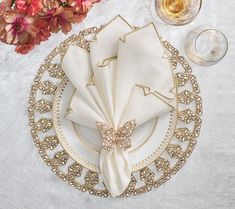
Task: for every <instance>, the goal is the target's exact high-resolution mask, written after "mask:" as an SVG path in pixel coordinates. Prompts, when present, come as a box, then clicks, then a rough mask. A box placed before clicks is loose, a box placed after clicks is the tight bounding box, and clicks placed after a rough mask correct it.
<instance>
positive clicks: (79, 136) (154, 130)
mask: <svg viewBox="0 0 235 209" xmlns="http://www.w3.org/2000/svg"><path fill="white" fill-rule="evenodd" d="M98 30H99V29H98V28H96V27H93V28H89V29H87V30H83V31H81V32H80V33H79V34H78V35H73V36H71V37H70V38H68V39H67V40H65V41H64V42H62V43H61V44H60V45H59V46H58V47H56V48H55V49H54V50H53V51H52V52H51V53H50V54H49V55H48V57H47V58H46V60H45V62H44V63H43V64H42V65H41V67H40V69H39V70H38V72H37V75H36V77H35V79H34V84H33V85H32V88H31V93H30V98H29V109H28V114H29V122H30V126H31V134H32V138H33V140H34V142H35V145H36V147H38V149H39V154H40V155H41V157H42V158H43V160H44V161H45V163H46V164H47V165H48V166H50V167H51V169H52V171H53V172H54V173H55V174H56V175H57V176H58V177H59V178H61V179H62V180H63V181H66V182H68V183H69V184H70V185H72V186H73V187H75V188H77V189H79V190H81V191H83V192H89V194H92V195H97V196H103V197H107V196H109V192H108V190H107V189H106V187H105V185H104V183H103V179H102V176H101V175H100V173H99V168H98V166H97V165H98V164H97V163H98V157H97V156H98V153H99V148H100V146H101V145H100V144H99V143H98V142H97V140H96V141H94V140H92V136H93V135H94V134H96V133H92V132H89V130H84V129H83V128H82V127H79V126H77V125H75V124H73V123H72V122H69V121H68V120H67V121H66V119H65V117H64V114H65V112H66V111H67V105H68V103H69V100H70V98H71V97H72V93H73V91H74V89H73V86H72V85H71V83H70V81H69V80H68V78H67V77H66V76H65V74H64V72H63V70H62V69H61V66H60V61H61V59H62V57H63V55H64V54H65V52H66V50H67V48H68V46H69V45H71V44H72V45H77V46H79V47H82V48H84V49H85V50H88V51H89V39H90V37H91V36H92V35H94V34H95V33H97V31H98ZM162 43H163V46H164V47H165V48H166V54H167V56H168V57H170V62H171V66H172V71H173V74H174V77H175V82H176V86H177V108H176V109H175V110H174V111H172V112H170V113H169V115H165V116H162V118H161V117H159V118H156V119H154V120H152V121H150V122H148V123H147V124H145V125H144V126H143V128H142V130H139V131H138V132H137V133H139V134H137V135H138V136H141V137H139V138H138V137H137V135H136V137H135V140H133V141H134V142H133V148H132V150H131V151H130V153H131V152H133V156H138V157H137V158H136V161H135V162H133V166H132V178H131V182H130V184H129V186H128V188H127V189H126V191H125V192H124V193H123V194H122V195H121V197H129V196H131V195H139V194H142V193H144V192H147V191H150V190H151V189H152V188H154V187H158V186H160V185H161V184H163V183H164V182H166V181H167V180H169V179H170V178H171V176H172V175H174V174H175V173H176V172H177V171H178V170H179V169H180V168H181V167H182V166H183V165H184V164H185V162H186V160H187V158H188V157H189V156H190V154H191V153H192V151H193V149H194V147H195V145H196V139H197V138H198V136H199V134H200V128H201V114H202V101H201V97H200V96H199V93H200V90H199V86H198V83H197V80H196V77H195V76H194V75H193V74H192V70H191V67H190V66H189V64H188V63H187V61H186V60H185V58H184V57H182V56H180V55H179V52H178V50H177V49H175V48H174V47H173V46H172V45H171V44H170V43H169V42H167V41H162ZM62 116H63V117H62ZM66 127H69V128H66ZM71 134H73V136H72V137H71ZM89 139H90V140H89ZM154 139H155V140H154ZM150 142H151V143H150ZM148 143H149V144H148ZM146 148H148V149H146ZM150 148H151V149H150ZM146 150H147V151H146ZM92 153H93V155H92ZM130 155H131V154H130Z"/></svg>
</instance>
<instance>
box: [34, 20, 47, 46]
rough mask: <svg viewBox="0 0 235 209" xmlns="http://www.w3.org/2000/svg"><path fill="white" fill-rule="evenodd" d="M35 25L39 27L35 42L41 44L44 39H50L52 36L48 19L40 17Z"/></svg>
mask: <svg viewBox="0 0 235 209" xmlns="http://www.w3.org/2000/svg"><path fill="white" fill-rule="evenodd" d="M35 27H37V28H38V33H37V36H36V38H35V39H33V42H34V44H40V43H41V42H42V41H46V40H48V38H49V37H50V35H51V33H50V28H49V23H48V22H47V21H46V20H42V19H39V20H38V21H37V22H36V23H35Z"/></svg>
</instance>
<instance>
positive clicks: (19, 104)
mask: <svg viewBox="0 0 235 209" xmlns="http://www.w3.org/2000/svg"><path fill="white" fill-rule="evenodd" d="M148 8H149V0H129V1H127V0H103V2H102V3H100V4H97V5H95V6H94V8H93V9H92V11H91V12H90V14H89V15H88V17H87V19H86V20H85V21H84V22H83V23H82V24H80V25H76V26H74V28H73V30H72V32H71V33H70V34H69V35H71V34H73V33H77V32H78V31H79V30H80V29H85V28H87V27H89V26H94V25H101V24H104V23H105V22H107V21H108V20H110V19H111V18H112V17H114V16H116V15H117V14H121V15H122V16H123V17H124V18H126V19H127V20H128V21H129V22H130V23H132V24H133V25H136V26H138V25H143V24H144V23H147V22H148V21H150V20H151V17H150V14H149V11H148ZM234 11H235V3H234V1H233V0H224V1H218V0H217V1H215V0H206V1H204V2H203V8H202V11H201V13H200V15H199V16H198V18H197V19H196V20H195V21H194V22H193V23H191V24H189V25H186V26H184V27H172V26H165V25H161V26H158V29H159V32H160V33H161V35H162V36H163V37H164V38H166V39H167V40H169V41H170V42H172V43H173V44H174V45H175V46H176V47H177V48H178V49H179V50H180V51H181V54H183V55H184V50H183V41H184V37H185V35H186V34H187V32H188V31H189V30H191V29H193V28H194V27H195V26H198V25H202V24H206V25H209V26H217V27H219V28H220V29H221V30H222V31H223V32H224V33H225V34H226V36H227V38H228V40H229V51H228V54H227V56H226V57H225V58H224V59H223V60H222V61H221V62H220V63H219V64H217V65H214V66H211V67H201V66H197V65H194V64H192V66H193V72H194V73H195V74H196V75H197V78H198V81H199V84H200V87H201V95H202V97H203V106H204V115H203V127H202V132H201V136H200V139H199V142H198V144H197V146H196V149H195V150H194V152H193V154H192V156H191V157H190V159H189V160H188V161H187V163H186V165H185V166H184V167H183V169H181V170H180V171H179V172H178V173H177V174H176V175H175V176H173V178H172V179H171V180H170V181H168V182H167V183H165V184H164V185H162V186H161V187H159V188H157V189H154V190H153V191H151V192H149V193H146V194H144V195H141V196H138V197H132V198H129V199H104V198H99V197H95V196H90V195H88V194H86V193H82V192H80V191H78V190H76V189H74V188H73V187H71V186H69V185H68V184H67V183H64V182H62V181H61V180H60V179H59V178H57V176H55V175H54V174H53V173H52V172H51V170H50V168H49V167H47V166H46V165H45V164H44V163H43V161H42V160H41V158H40V156H39V154H38V152H37V149H36V148H35V146H34V144H33V141H32V139H31V136H30V132H29V125H28V118H27V106H28V104H27V102H28V96H29V90H30V86H31V84H32V81H33V78H34V76H35V74H36V72H37V70H38V68H39V66H40V64H41V63H42V62H43V60H44V58H45V57H46V56H47V54H48V53H49V52H50V51H51V50H52V49H53V48H54V47H55V46H56V45H57V44H58V43H60V42H61V41H62V40H64V39H65V38H66V37H68V36H69V35H67V36H65V35H64V34H62V33H59V34H56V35H53V36H52V37H51V38H50V40H49V41H47V42H44V43H42V44H41V45H40V46H38V47H36V49H34V50H33V51H32V52H31V53H29V54H28V55H26V56H22V55H17V54H16V53H15V52H14V51H13V47H12V46H6V45H3V44H0V209H44V208H47V209H75V208H77V209H78V208H79V209H92V208H94V209H95V208H97V209H108V208H112V209H118V208H119V209H122V208H123V209H124V208H125V209H127V208H135V209H142V208H146V209H147V208H148V209H165V208H169V209H234V208H235V163H234V158H235V109H234V106H233V105H235V42H234V39H235V22H234V21H235V13H234Z"/></svg>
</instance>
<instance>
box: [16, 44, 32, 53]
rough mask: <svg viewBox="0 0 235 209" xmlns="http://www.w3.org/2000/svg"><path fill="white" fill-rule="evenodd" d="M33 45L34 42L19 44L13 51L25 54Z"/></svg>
mask: <svg viewBox="0 0 235 209" xmlns="http://www.w3.org/2000/svg"><path fill="white" fill-rule="evenodd" d="M34 47H35V44H32V43H29V44H24V45H19V46H17V47H16V48H15V51H16V52H17V53H19V54H27V53H28V52H30V51H31V50H32V49H33V48H34Z"/></svg>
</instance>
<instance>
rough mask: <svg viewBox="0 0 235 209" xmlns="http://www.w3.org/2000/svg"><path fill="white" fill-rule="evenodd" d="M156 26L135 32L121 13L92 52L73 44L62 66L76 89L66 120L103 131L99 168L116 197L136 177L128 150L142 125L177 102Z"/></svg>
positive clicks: (95, 42) (92, 44)
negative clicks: (132, 136)
mask: <svg viewBox="0 0 235 209" xmlns="http://www.w3.org/2000/svg"><path fill="white" fill-rule="evenodd" d="M163 54H164V49H163V47H162V45H161V41H160V38H159V36H158V33H157V31H156V29H155V27H154V25H153V24H149V25H147V26H145V27H143V28H140V29H137V30H134V29H133V28H132V27H131V26H129V24H128V23H127V22H126V21H125V20H124V19H122V18H121V17H120V16H118V17H116V18H115V19H114V20H112V21H111V22H110V23H109V24H107V25H106V26H105V27H103V28H102V29H101V30H100V31H99V32H98V33H97V34H96V37H95V38H94V40H92V41H91V42H90V53H88V52H86V51H84V50H83V49H81V48H79V47H77V46H70V47H69V49H68V50H67V52H66V54H65V56H64V58H63V60H62V68H63V70H64V71H65V73H66V75H67V77H68V78H69V79H70V81H71V82H72V83H73V85H74V87H75V88H76V93H75V94H74V96H73V98H72V101H71V103H70V107H71V110H72V111H71V112H70V113H69V114H67V116H66V117H67V118H68V119H70V120H72V121H73V122H75V123H78V124H80V125H83V126H86V127H89V128H93V129H97V128H98V129H99V131H100V134H101V136H102V138H103V145H104V147H103V149H102V151H101V154H100V171H101V174H102V176H103V178H104V182H105V185H106V187H107V189H108V190H109V192H110V194H111V195H112V196H113V197H116V196H119V195H121V194H122V193H123V192H124V191H125V190H126V188H127V187H128V185H129V183H130V180H131V166H132V165H131V162H130V161H129V158H128V156H129V154H128V148H129V147H130V146H131V134H132V132H133V131H134V129H135V128H136V127H138V126H141V125H142V124H143V123H145V122H147V121H149V120H151V119H153V118H155V117H157V116H159V115H160V114H163V113H165V112H168V111H171V110H172V108H174V107H175V105H176V100H175V91H176V89H175V83H174V79H173V76H172V71H171V68H170V64H169V60H168V59H164V58H163Z"/></svg>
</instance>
